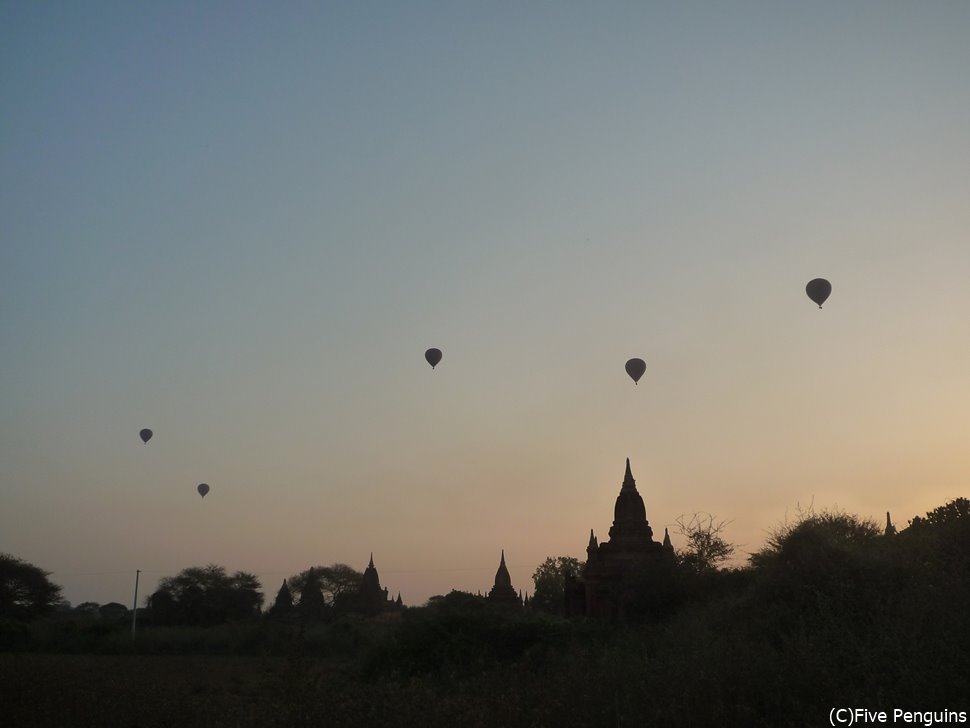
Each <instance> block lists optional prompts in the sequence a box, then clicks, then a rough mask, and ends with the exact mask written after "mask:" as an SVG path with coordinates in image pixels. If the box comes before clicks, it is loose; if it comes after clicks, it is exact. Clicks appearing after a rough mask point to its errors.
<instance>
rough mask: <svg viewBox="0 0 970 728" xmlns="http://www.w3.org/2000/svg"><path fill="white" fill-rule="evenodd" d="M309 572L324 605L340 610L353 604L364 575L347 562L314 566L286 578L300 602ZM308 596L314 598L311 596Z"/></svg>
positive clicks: (291, 590) (292, 592)
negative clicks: (298, 596)
mask: <svg viewBox="0 0 970 728" xmlns="http://www.w3.org/2000/svg"><path fill="white" fill-rule="evenodd" d="M311 572H312V574H313V581H314V583H315V584H316V588H317V590H318V591H319V592H320V595H321V597H322V599H323V603H324V604H325V605H326V607H328V608H332V609H334V610H336V611H337V612H342V611H346V609H349V608H352V607H353V606H355V601H356V596H357V592H358V590H359V589H360V582H361V580H362V579H363V578H364V575H363V574H361V573H360V572H359V571H357V570H356V569H354V568H353V567H351V566H347V564H331V565H330V566H314V567H312V568H310V569H307V570H306V571H301V572H300V573H299V574H296V575H294V576H291V577H290V578H289V579H287V580H286V581H287V583H288V584H289V587H290V592H291V594H299V595H300V602H301V603H302V601H303V592H304V589H305V587H306V584H307V581H308V580H309V579H310V574H311ZM310 598H311V599H315V597H312V596H311V597H310ZM345 608H346V609H345Z"/></svg>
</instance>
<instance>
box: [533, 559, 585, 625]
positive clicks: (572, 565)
mask: <svg viewBox="0 0 970 728" xmlns="http://www.w3.org/2000/svg"><path fill="white" fill-rule="evenodd" d="M581 568H582V565H581V564H580V563H579V559H576V558H574V557H572V556H550V557H549V558H547V559H546V560H545V561H543V562H542V563H541V564H539V566H538V568H537V569H536V570H535V573H534V574H533V575H532V581H533V582H534V583H535V593H534V594H533V595H532V599H531V600H530V602H529V603H530V604H531V605H532V606H533V607H535V608H536V609H541V610H542V611H544V612H549V613H550V614H562V613H563V611H564V609H565V603H564V601H563V599H564V597H563V594H564V586H563V585H564V584H565V581H566V575H567V574H569V575H571V576H579V573H580V569H581Z"/></svg>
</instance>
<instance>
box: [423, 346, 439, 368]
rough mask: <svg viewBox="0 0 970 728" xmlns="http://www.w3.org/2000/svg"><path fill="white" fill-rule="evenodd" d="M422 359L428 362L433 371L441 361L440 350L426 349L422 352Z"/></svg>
mask: <svg viewBox="0 0 970 728" xmlns="http://www.w3.org/2000/svg"><path fill="white" fill-rule="evenodd" d="M424 358H425V359H427V360H428V364H430V365H431V368H432V369H434V368H435V367H436V366H437V365H438V362H439V361H441V349H428V350H427V351H426V352H424Z"/></svg>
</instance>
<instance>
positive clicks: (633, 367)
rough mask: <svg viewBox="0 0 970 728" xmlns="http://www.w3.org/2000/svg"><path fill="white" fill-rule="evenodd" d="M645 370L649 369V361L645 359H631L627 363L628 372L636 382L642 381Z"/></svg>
mask: <svg viewBox="0 0 970 728" xmlns="http://www.w3.org/2000/svg"><path fill="white" fill-rule="evenodd" d="M645 371H647V363H646V362H645V361H644V360H643V359H630V361H628V362H627V363H626V373H627V374H629V375H630V379H632V380H633V383H634V384H636V383H637V382H639V381H640V377H642V376H643V373H644V372H645Z"/></svg>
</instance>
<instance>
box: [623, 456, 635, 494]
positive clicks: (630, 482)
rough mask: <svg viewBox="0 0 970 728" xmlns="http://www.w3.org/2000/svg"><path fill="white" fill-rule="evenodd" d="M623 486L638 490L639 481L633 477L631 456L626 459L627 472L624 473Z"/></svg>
mask: <svg viewBox="0 0 970 728" xmlns="http://www.w3.org/2000/svg"><path fill="white" fill-rule="evenodd" d="M623 487H624V488H633V489H634V490H636V487H637V481H635V480H634V479H633V471H632V470H630V458H627V459H626V473H624V474H623Z"/></svg>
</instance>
